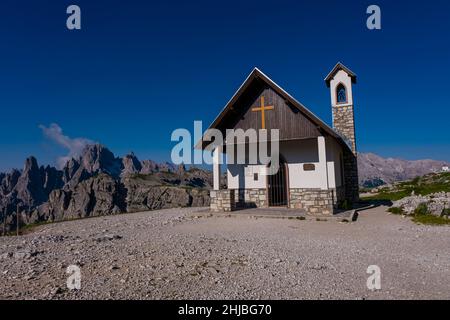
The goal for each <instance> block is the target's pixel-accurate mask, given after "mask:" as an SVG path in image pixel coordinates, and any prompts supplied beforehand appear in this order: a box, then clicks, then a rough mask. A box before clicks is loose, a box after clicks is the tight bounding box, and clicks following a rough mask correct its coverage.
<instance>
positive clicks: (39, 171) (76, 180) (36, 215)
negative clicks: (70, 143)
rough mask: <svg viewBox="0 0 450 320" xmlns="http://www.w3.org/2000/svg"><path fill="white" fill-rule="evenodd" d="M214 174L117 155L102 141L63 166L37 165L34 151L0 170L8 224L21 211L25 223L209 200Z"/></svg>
mask: <svg viewBox="0 0 450 320" xmlns="http://www.w3.org/2000/svg"><path fill="white" fill-rule="evenodd" d="M211 185H212V174H211V172H209V171H207V170H202V169H199V168H190V169H189V170H186V168H185V167H184V166H183V165H181V166H175V165H173V164H171V163H156V162H154V161H152V160H144V161H139V160H138V158H137V157H136V156H135V155H134V154H133V153H131V154H128V155H126V156H125V157H123V158H120V157H115V156H114V154H113V153H112V152H111V151H109V150H108V149H107V148H106V147H104V146H102V145H100V144H94V145H88V146H86V148H85V149H84V150H83V152H82V155H81V156H80V157H79V158H78V159H71V160H69V161H68V162H67V163H66V164H65V166H64V168H63V169H62V170H57V169H56V168H54V167H51V166H46V167H44V166H41V167H39V166H38V163H37V160H36V159H35V158H34V157H29V158H28V159H26V161H25V165H24V168H23V170H12V171H11V172H9V173H0V214H1V216H2V219H1V222H2V223H3V213H4V212H6V214H7V219H6V225H7V229H8V230H10V229H11V228H15V225H16V224H15V221H16V220H15V217H14V216H13V212H16V208H17V206H19V212H23V213H22V214H21V217H20V221H21V222H20V223H21V224H23V225H26V224H31V223H36V222H43V221H60V220H67V219H74V218H82V217H87V216H95V215H108V214H113V213H121V212H132V211H145V210H154V209H161V208H170V207H184V206H204V205H208V204H209V190H208V189H210V188H211Z"/></svg>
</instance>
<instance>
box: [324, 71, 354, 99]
mask: <svg viewBox="0 0 450 320" xmlns="http://www.w3.org/2000/svg"><path fill="white" fill-rule="evenodd" d="M339 83H342V84H343V85H344V86H345V88H346V89H347V103H340V104H339V105H340V106H349V105H353V94H352V79H351V78H350V76H349V75H348V74H347V73H346V72H345V71H344V70H339V71H338V72H337V73H336V74H335V76H334V78H333V79H332V80H331V81H330V91H331V105H333V106H336V101H337V99H336V87H337V86H338V85H339Z"/></svg>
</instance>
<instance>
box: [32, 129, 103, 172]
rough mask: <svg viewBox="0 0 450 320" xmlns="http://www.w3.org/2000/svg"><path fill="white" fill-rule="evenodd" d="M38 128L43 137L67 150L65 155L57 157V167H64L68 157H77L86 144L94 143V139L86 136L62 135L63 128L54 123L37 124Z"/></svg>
mask: <svg viewBox="0 0 450 320" xmlns="http://www.w3.org/2000/svg"><path fill="white" fill-rule="evenodd" d="M39 128H40V129H41V130H42V133H43V134H44V136H45V137H47V138H48V139H50V140H52V141H53V142H55V143H56V144H58V145H60V146H61V147H63V148H65V149H67V150H68V154H67V155H65V156H62V157H59V158H58V159H57V165H58V167H59V168H62V167H64V165H65V164H66V162H67V161H69V160H70V159H72V158H77V157H79V156H80V155H81V152H82V151H83V149H84V147H85V146H86V145H88V144H93V143H94V141H92V140H89V139H86V138H70V137H68V136H66V135H64V134H63V130H62V129H61V127H60V126H59V125H58V124H56V123H52V124H50V126H49V127H46V126H44V125H39Z"/></svg>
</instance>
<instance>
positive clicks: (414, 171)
mask: <svg viewBox="0 0 450 320" xmlns="http://www.w3.org/2000/svg"><path fill="white" fill-rule="evenodd" d="M444 166H450V163H448V162H446V161H437V160H430V159H425V160H403V159H395V158H383V157H380V156H378V155H376V154H373V153H358V174H359V183H360V185H361V186H364V187H376V186H378V185H382V184H386V183H392V182H395V181H402V180H409V179H414V178H415V177H418V176H423V175H426V174H428V173H432V172H440V171H441V170H442V168H443V167H444Z"/></svg>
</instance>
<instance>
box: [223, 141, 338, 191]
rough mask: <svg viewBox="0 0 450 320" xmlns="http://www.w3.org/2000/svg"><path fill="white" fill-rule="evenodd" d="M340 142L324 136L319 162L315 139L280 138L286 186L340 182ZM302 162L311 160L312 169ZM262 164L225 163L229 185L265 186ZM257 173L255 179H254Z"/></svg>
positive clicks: (328, 184) (245, 186)
mask: <svg viewBox="0 0 450 320" xmlns="http://www.w3.org/2000/svg"><path fill="white" fill-rule="evenodd" d="M340 148H341V147H340V146H339V145H338V144H337V143H336V141H335V140H334V139H331V138H326V139H325V150H326V152H325V159H324V162H323V164H321V163H320V162H319V148H318V140H317V139H305V140H293V141H283V142H281V143H280V153H281V154H282V156H283V157H284V158H285V160H286V162H287V163H288V171H289V187H290V188H321V189H327V188H335V187H336V186H339V185H341V179H340V171H341V169H340V164H339V154H340ZM304 164H314V166H315V170H314V171H305V170H304V168H303V165H304ZM265 172H266V168H265V166H264V165H239V164H234V165H227V178H228V188H229V189H239V188H266V180H267V179H266V176H265ZM254 173H258V180H257V181H255V180H254Z"/></svg>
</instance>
